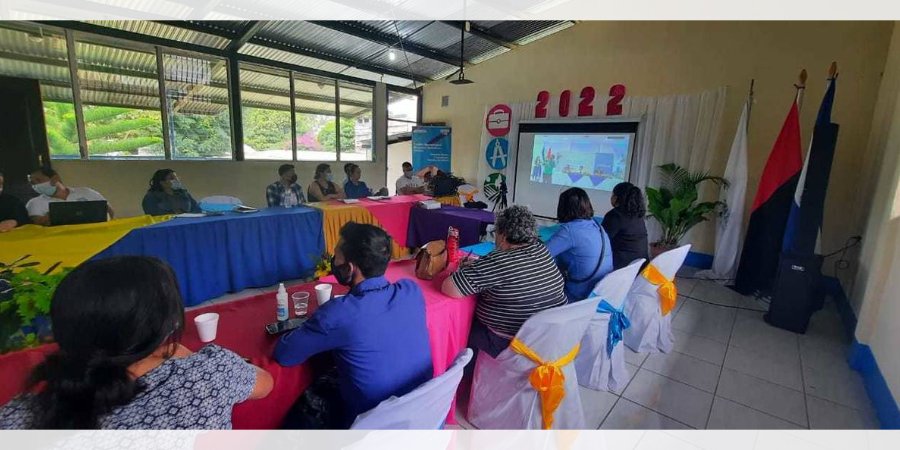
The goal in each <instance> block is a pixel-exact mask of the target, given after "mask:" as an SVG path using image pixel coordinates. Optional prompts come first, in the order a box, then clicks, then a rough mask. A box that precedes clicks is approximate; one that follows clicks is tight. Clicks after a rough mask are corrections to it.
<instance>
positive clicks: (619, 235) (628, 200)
mask: <svg viewBox="0 0 900 450" xmlns="http://www.w3.org/2000/svg"><path fill="white" fill-rule="evenodd" d="M609 201H610V203H612V206H613V209H612V210H611V211H609V212H608V213H606V216H604V217H603V229H604V230H606V233H607V234H608V235H609V241H610V243H611V244H612V249H613V268H614V269H619V268H622V267H625V266H627V265H628V264H630V263H631V262H632V261H634V260H636V259H639V258H644V259H649V258H650V255H649V253H648V252H649V246H648V244H647V225H646V224H645V223H644V215H646V214H647V207H646V206H645V203H644V193H643V192H641V189H640V188H638V187H637V186H635V185H633V184H631V183H628V182H625V183H619V184H617V185H616V187H614V188H613V194H612V197H611V198H610V200H609Z"/></svg>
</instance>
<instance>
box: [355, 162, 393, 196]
mask: <svg viewBox="0 0 900 450" xmlns="http://www.w3.org/2000/svg"><path fill="white" fill-rule="evenodd" d="M344 172H345V173H346V174H347V181H346V182H344V195H346V196H347V198H364V197H369V196H371V195H382V196H386V195H388V192H387V188H381V189H379V190H378V192H372V189H369V187H368V186H366V183H365V182H363V181H360V178H361V177H362V169H360V167H359V166H358V165H356V164H354V163H347V164H345V165H344Z"/></svg>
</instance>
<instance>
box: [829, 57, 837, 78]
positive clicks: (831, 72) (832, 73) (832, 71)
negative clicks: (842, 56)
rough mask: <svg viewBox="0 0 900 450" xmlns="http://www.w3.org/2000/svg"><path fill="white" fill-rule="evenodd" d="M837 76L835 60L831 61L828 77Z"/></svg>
mask: <svg viewBox="0 0 900 450" xmlns="http://www.w3.org/2000/svg"><path fill="white" fill-rule="evenodd" d="M835 78H837V61H832V62H831V67H829V68H828V79H829V80H833V79H835Z"/></svg>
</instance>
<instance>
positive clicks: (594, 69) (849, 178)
mask: <svg viewBox="0 0 900 450" xmlns="http://www.w3.org/2000/svg"><path fill="white" fill-rule="evenodd" d="M891 29H892V24H891V23H889V22H865V23H863V22H580V23H578V24H576V25H575V26H573V27H572V28H569V29H567V30H564V31H562V32H559V33H557V34H554V35H552V36H550V37H548V38H545V39H542V40H539V41H537V42H534V43H532V44H529V45H527V46H524V47H521V48H519V49H516V50H515V51H512V52H508V53H506V54H504V55H501V56H498V57H496V58H494V59H491V60H489V61H487V62H485V63H482V64H479V65H476V66H474V67H471V68H469V69H466V76H467V77H468V78H470V79H472V80H474V81H475V84H471V85H465V86H454V85H451V84H449V83H447V82H434V83H430V84H428V85H426V86H425V94H424V114H423V115H424V120H425V121H426V122H446V123H447V124H448V125H450V126H452V127H453V171H454V172H456V173H457V174H459V175H460V176H463V177H466V178H474V176H475V175H476V165H475V164H476V161H477V159H478V158H480V157H481V154H482V153H483V152H482V150H481V149H480V148H478V147H479V143H480V136H481V127H482V126H483V117H482V115H483V112H484V107H485V106H486V105H488V106H489V105H493V104H495V103H500V102H524V101H533V100H534V99H535V97H536V95H537V93H538V91H540V90H549V91H550V92H551V94H552V95H554V96H555V95H558V94H559V92H560V91H562V90H563V89H571V90H572V91H573V92H576V93H577V92H578V90H580V89H581V88H582V87H584V86H594V87H595V88H597V89H598V91H600V92H601V93H603V92H604V91H605V90H606V89H608V88H609V86H611V85H613V84H616V83H623V84H625V85H626V86H627V89H628V95H633V96H656V95H669V94H677V93H690V92H698V91H702V90H705V89H710V88H715V87H719V86H723V85H725V86H728V87H729V89H730V90H729V96H728V100H727V105H726V109H725V115H724V117H723V122H722V123H723V127H722V136H720V139H719V146H718V147H719V148H720V149H721V150H720V154H719V155H718V160H717V162H716V165H715V166H714V167H712V168H711V170H712V171H713V172H714V173H717V174H721V173H723V172H724V165H725V162H726V160H727V156H728V155H727V152H728V146H729V145H730V142H731V137H732V136H733V135H734V131H735V127H736V125H737V120H738V115H739V114H740V106H741V103H742V102H743V100H744V96H745V94H746V91H747V88H748V87H749V83H750V79H751V78H754V79H756V103H755V104H754V109H753V113H752V116H751V119H750V122H751V123H750V136H749V138H750V155H749V175H750V176H749V179H750V182H749V186H748V192H749V193H750V194H748V199H747V203H748V205H746V207H747V208H749V203H751V202H752V196H753V193H755V192H756V187H757V183H758V180H759V175H760V173H761V172H762V168H763V165H764V164H765V159H766V157H767V156H768V153H769V151H770V150H771V146H772V143H773V142H774V140H775V137H776V136H777V134H778V131H779V129H780V127H781V124H782V122H783V120H784V117H785V115H786V114H787V109H788V106H789V105H790V101H791V97H792V95H793V88H792V87H791V85H792V84H793V83H794V82H796V79H797V74H798V73H799V71H800V69H801V68H806V69H807V70H808V71H809V73H810V78H809V82H808V89H807V92H806V101H805V107H804V109H803V111H802V122H801V126H802V130H803V136H804V151H805V148H806V145H807V143H808V139H809V136H810V135H811V133H812V123H813V121H814V117H815V112H816V111H815V110H816V109H817V108H818V104H819V102H820V101H821V98H822V94H823V93H824V89H825V78H826V73H827V69H828V66H829V64H830V63H831V61H835V60H836V61H838V63H839V68H840V72H841V76H840V79H839V85H838V91H837V101H836V105H835V109H834V118H835V121H836V122H837V123H839V124H840V125H841V129H840V137H839V142H838V147H837V153H836V155H835V161H834V170H833V173H832V176H831V185H830V187H829V191H828V203H827V206H826V217H825V231H824V232H825V236H824V242H823V247H824V249H826V250H828V249H833V248H836V247H839V246H840V245H842V244H843V243H844V241H845V240H846V238H847V236H849V235H852V234H859V233H860V232H861V228H862V223H863V222H862V221H861V220H858V217H859V216H858V215H856V216H854V215H848V214H847V211H848V208H851V209H853V208H856V205H857V204H858V203H859V198H860V184H859V181H860V179H861V176H860V175H861V172H862V170H863V157H864V156H865V153H866V151H867V148H866V142H867V138H868V135H869V130H870V120H871V118H872V111H873V107H874V104H875V97H876V92H877V91H878V86H879V82H880V74H881V71H882V69H883V68H884V61H885V55H886V52H887V47H888V42H889V40H890V36H891ZM444 95H449V96H450V104H449V106H447V107H441V106H440V105H441V103H440V102H441V97H442V96H444ZM862 178H863V179H865V177H862ZM707 230H709V231H710V232H711V230H712V228H711V227H708V228H707ZM700 244H701V245H700V246H699V248H697V250H698V251H703V252H707V253H712V251H713V248H712V238H711V237H707V238H706V239H701V242H700Z"/></svg>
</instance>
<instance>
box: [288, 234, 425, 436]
mask: <svg viewBox="0 0 900 450" xmlns="http://www.w3.org/2000/svg"><path fill="white" fill-rule="evenodd" d="M390 259H391V238H390V236H388V234H387V233H386V232H385V231H384V230H382V229H381V228H378V227H376V226H373V225H366V224H358V223H355V222H350V223H347V224H346V225H344V227H343V228H341V232H340V241H338V243H337V245H336V246H335V249H334V259H333V260H332V272H333V274H334V276H335V278H336V279H337V281H338V283H340V284H342V285H344V286H349V287H350V292H349V293H348V294H347V295H345V296H343V297H339V298H335V299H332V300H329V301H328V302H327V303H325V304H323V305H322V306H320V307H319V309H318V310H316V311H315V313H314V314H313V315H312V316H311V317H310V318H309V320H307V321H306V323H304V324H303V325H302V326H301V327H300V328H297V329H296V330H294V331H291V332H289V333H287V334H285V335H284V336H282V337H281V338H280V339H279V340H278V344H277V346H276V347H275V354H274V357H275V360H276V361H278V363H279V364H281V365H283V366H294V365H297V364H301V363H303V362H304V361H306V360H307V359H309V358H310V357H311V356H313V355H315V354H317V353H322V352H325V351H329V350H331V351H332V353H333V356H334V360H335V363H336V365H337V380H338V386H339V387H338V390H339V391H340V397H341V399H342V404H341V405H329V406H333V407H335V408H336V409H338V410H340V411H341V413H340V417H341V418H342V421H343V422H342V423H341V424H339V426H342V427H347V426H349V425H350V424H351V423H353V420H354V419H355V418H356V416H357V415H359V414H360V413H362V412H365V411H368V410H370V409H372V408H374V407H375V406H376V405H378V403H380V402H381V401H383V400H386V399H388V398H390V397H391V396H398V397H399V396H402V395H404V394H406V393H408V392H410V391H412V390H413V389H415V388H416V387H418V386H419V385H421V384H422V383H424V382H426V381H428V380H430V379H431V377H432V374H433V367H432V361H431V347H430V344H429V337H428V329H427V327H426V324H425V299H424V297H423V295H422V291H421V289H420V288H419V286H418V285H417V284H416V283H415V282H413V281H412V280H406V279H404V280H400V281H398V282H396V283H391V282H389V281H388V280H387V279H386V278H385V277H384V273H385V271H386V270H387V266H388V263H389V262H390Z"/></svg>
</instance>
